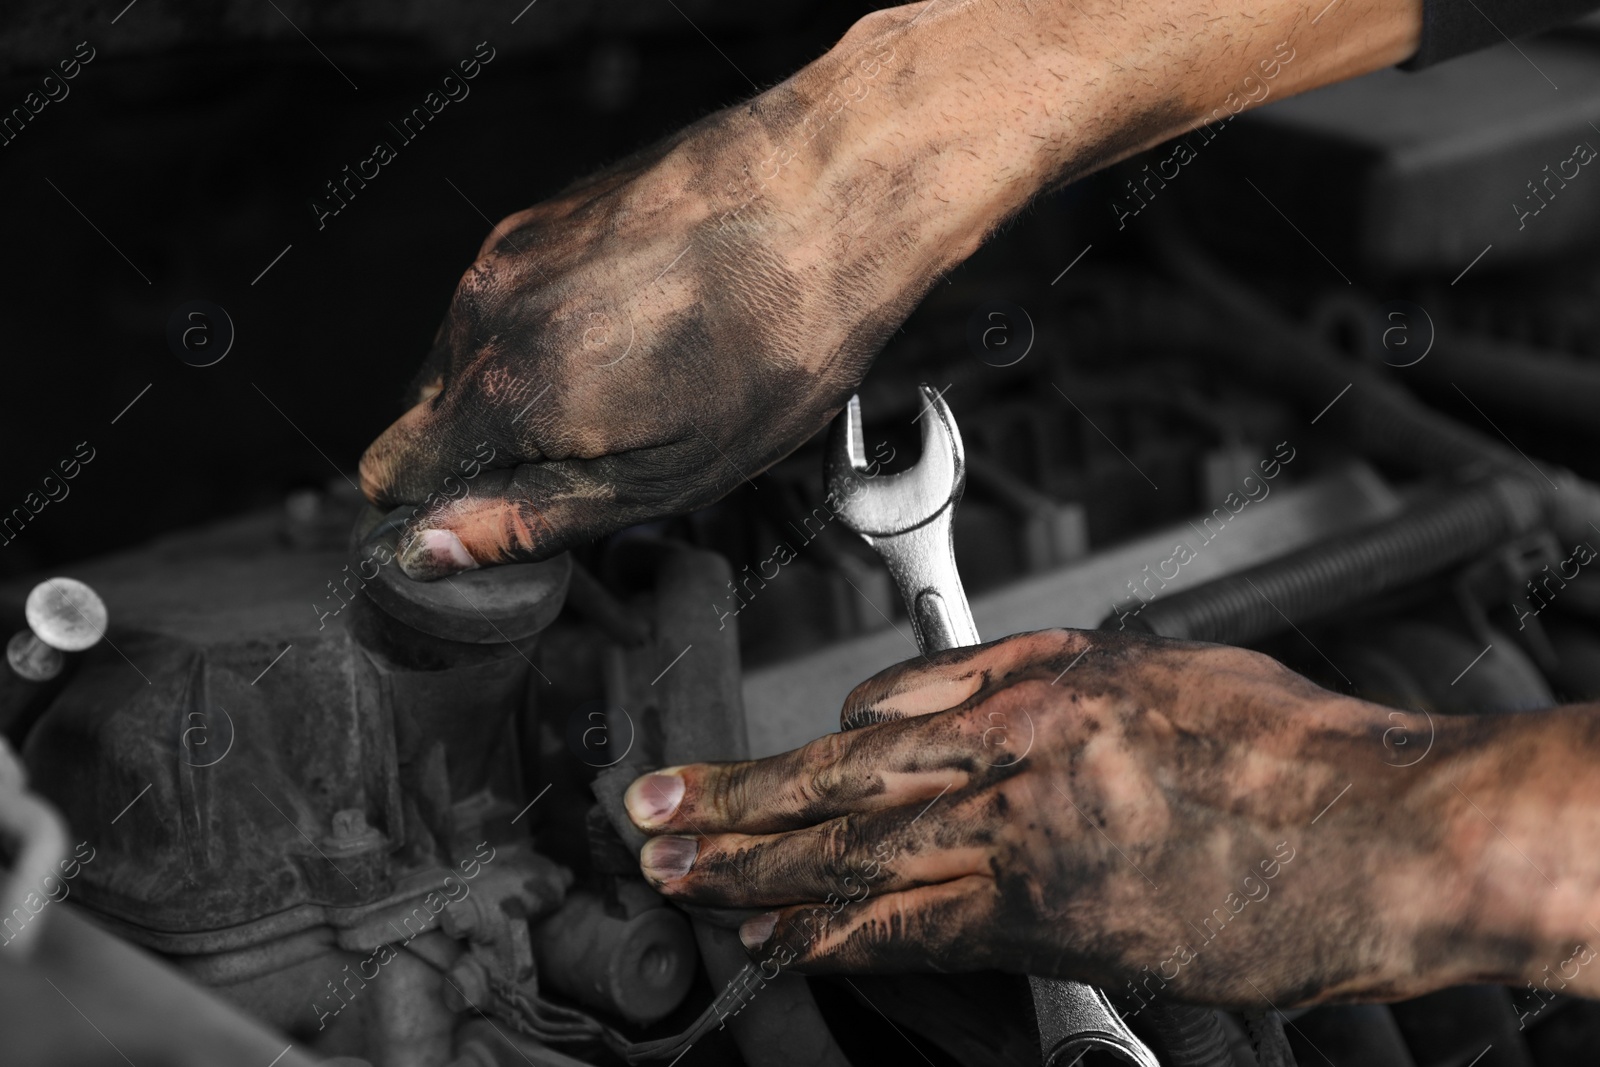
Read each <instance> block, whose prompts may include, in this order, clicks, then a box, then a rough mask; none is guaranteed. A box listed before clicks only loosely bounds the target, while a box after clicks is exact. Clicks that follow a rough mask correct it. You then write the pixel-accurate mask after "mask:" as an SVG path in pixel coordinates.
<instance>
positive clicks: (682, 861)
mask: <svg viewBox="0 0 1600 1067" xmlns="http://www.w3.org/2000/svg"><path fill="white" fill-rule="evenodd" d="M699 851H700V844H699V842H697V841H696V840H695V839H694V838H692V837H653V838H651V839H650V840H648V841H646V842H645V843H644V848H643V849H642V850H640V852H639V866H640V867H642V868H644V873H645V874H648V875H649V876H650V877H652V878H654V879H656V880H657V881H661V882H665V881H668V880H670V879H673V878H682V877H683V876H684V875H686V874H688V873H689V868H691V867H693V866H694V858H695V855H696V854H697V853H698V852H699Z"/></svg>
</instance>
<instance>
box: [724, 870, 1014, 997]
mask: <svg viewBox="0 0 1600 1067" xmlns="http://www.w3.org/2000/svg"><path fill="white" fill-rule="evenodd" d="M867 888H868V893H867V895H866V896H865V897H863V898H859V899H857V900H856V901H855V902H854V903H852V902H851V900H850V899H849V898H848V897H845V896H844V895H843V892H842V891H840V892H839V893H837V894H836V896H835V897H834V898H830V899H827V900H826V901H825V902H824V903H818V904H800V905H797V906H794V907H789V908H783V909H781V910H778V911H776V912H768V913H767V914H765V915H759V916H756V917H755V918H753V919H749V920H746V922H745V923H744V925H743V926H741V927H740V929H739V939H740V940H741V941H742V942H744V946H745V949H746V950H747V951H748V952H749V953H750V954H751V956H752V957H753V958H754V959H756V960H759V961H762V963H763V964H764V965H765V964H766V962H767V961H772V963H774V964H775V965H776V966H778V967H790V966H792V967H794V968H795V969H797V970H800V971H817V972H844V973H869V972H895V971H901V972H904V971H926V970H928V969H930V968H934V969H938V970H980V969H984V968H987V967H990V966H993V965H994V963H995V962H997V960H998V959H999V956H998V953H997V952H996V949H997V948H998V947H999V946H997V945H996V943H995V940H994V938H995V934H996V931H997V930H998V928H999V924H998V923H997V922H996V917H997V915H998V913H999V894H998V892H997V890H996V888H995V883H994V879H992V878H989V877H987V876H984V875H972V876H969V877H966V878H959V879H957V880H955V881H951V882H942V883H940V884H938V885H929V886H922V887H920V888H917V889H909V890H905V891H903V892H898V893H896V892H880V891H878V890H877V889H876V887H873V886H871V885H869V886H868V887H867Z"/></svg>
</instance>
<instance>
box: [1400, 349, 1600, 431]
mask: <svg viewBox="0 0 1600 1067" xmlns="http://www.w3.org/2000/svg"><path fill="white" fill-rule="evenodd" d="M1404 374H1405V377H1406V378H1407V379H1414V380H1415V381H1417V382H1418V384H1419V385H1421V386H1422V387H1423V388H1424V389H1426V390H1428V391H1429V392H1430V393H1434V392H1436V393H1438V394H1439V395H1441V396H1447V397H1448V396H1454V395H1455V393H1456V392H1457V391H1459V392H1460V393H1461V395H1463V396H1466V397H1468V398H1469V400H1470V402H1472V403H1478V404H1482V405H1483V406H1484V407H1485V408H1489V409H1490V410H1493V411H1497V412H1499V411H1508V412H1515V413H1518V414H1522V415H1536V416H1538V418H1539V420H1540V422H1543V423H1549V424H1553V425H1555V426H1558V427H1560V428H1561V429H1563V430H1576V431H1578V432H1580V433H1583V434H1584V435H1585V436H1593V435H1594V434H1595V433H1596V432H1597V431H1600V424H1597V422H1596V419H1595V413H1596V412H1597V411H1600V367H1597V366H1596V365H1595V364H1594V363H1592V362H1589V361H1585V360H1578V359H1574V358H1572V357H1570V356H1568V355H1566V354H1565V353H1561V352H1551V351H1548V350H1546V349H1539V348H1531V347H1528V346H1525V345H1513V344H1509V343H1506V342H1500V341H1489V340H1483V339H1479V338H1465V337H1462V338H1452V337H1446V336H1440V337H1439V338H1438V340H1437V341H1436V342H1435V343H1434V347H1433V351H1432V352H1430V353H1429V354H1428V356H1427V358H1425V359H1423V360H1422V361H1421V362H1419V363H1417V364H1416V365H1415V366H1412V367H1407V368H1405V371H1404Z"/></svg>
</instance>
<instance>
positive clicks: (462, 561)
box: [400, 530, 478, 582]
mask: <svg viewBox="0 0 1600 1067" xmlns="http://www.w3.org/2000/svg"><path fill="white" fill-rule="evenodd" d="M477 567H478V561H477V560H475V559H473V558H472V555H471V553H469V552H468V551H467V546H466V545H463V544H462V543H461V538H459V537H457V536H456V535H455V534H453V533H451V532H450V531H449V530H418V531H417V532H416V533H414V534H412V535H411V537H410V538H408V539H407V540H406V542H405V544H404V545H403V546H402V547H401V549H400V569H401V570H403V571H405V572H406V577H408V578H415V579H416V580H417V581H419V582H430V581H432V580H434V579H435V578H447V577H449V576H450V575H452V574H460V573H461V572H462V571H470V570H476V569H477Z"/></svg>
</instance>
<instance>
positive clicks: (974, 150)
mask: <svg viewBox="0 0 1600 1067" xmlns="http://www.w3.org/2000/svg"><path fill="white" fill-rule="evenodd" d="M1323 2H1324V0H1312V2H1311V3H1309V4H1308V3H1303V2H1295V0H1261V2H1258V3H1256V4H1254V5H1252V6H1248V7H1244V8H1240V7H1238V6H1237V5H1225V4H1220V3H1205V4H1201V5H1198V6H1196V5H1193V4H1189V3H1178V2H1175V0H1139V2H1132V3H1128V2H1122V0H1081V2H1079V0H1064V2H1060V0H1027V2H1025V0H1008V2H1006V3H1002V4H998V5H992V4H979V3H973V2H966V3H962V2H956V0H948V2H944V0H935V2H934V3H931V4H913V5H907V6H905V7H897V8H888V9H885V10H882V11H879V12H875V13H874V14H872V15H870V16H868V17H866V18H864V19H862V20H861V21H860V22H859V23H857V24H856V26H855V27H854V28H853V29H852V30H851V31H850V33H849V34H847V35H846V36H845V38H844V39H843V40H841V41H840V43H839V44H838V45H837V46H836V47H835V48H834V49H832V50H831V51H830V52H829V53H828V54H827V55H826V56H824V57H822V58H821V59H819V60H818V61H817V62H815V63H813V64H812V65H811V66H809V67H807V68H806V69H805V70H803V71H801V72H800V73H799V74H798V75H796V77H795V78H794V79H791V81H790V82H789V83H785V85H784V86H781V87H779V90H777V91H775V92H774V93H772V94H768V95H769V96H772V97H775V98H781V99H783V100H785V101H786V102H787V101H798V103H799V107H800V108H801V109H802V110H803V109H805V108H807V107H809V108H811V109H813V110H814V111H817V112H820V113H821V114H823V115H826V125H828V126H829V127H830V128H831V129H833V130H834V131H836V137H835V138H834V139H833V140H834V143H833V144H831V145H830V146H829V150H828V153H827V159H826V160H825V161H824V160H820V159H817V158H811V159H804V158H800V157H803V156H805V155H813V156H815V155H819V154H820V153H803V152H799V151H796V152H795V155H796V157H797V160H798V161H799V164H800V165H799V166H798V167H797V168H796V175H795V176H796V181H795V183H794V184H795V185H796V186H798V187H801V188H804V187H807V186H809V185H810V182H809V181H808V175H807V173H806V170H807V168H808V167H814V168H816V170H814V171H813V172H812V173H813V174H815V175H817V176H819V177H820V176H821V175H822V174H823V173H824V172H826V173H827V174H828V176H829V178H830V179H833V185H832V187H833V188H838V187H840V185H841V184H842V185H843V186H844V187H850V188H855V189H857V190H859V192H860V195H859V196H857V197H855V199H856V200H857V201H859V202H862V203H859V204H858V209H857V210H855V211H853V212H852V211H843V212H841V215H849V216H851V217H853V218H858V219H860V221H861V222H863V223H865V222H866V221H867V218H868V216H867V214H866V212H865V211H864V210H862V208H864V207H865V206H866V204H872V203H877V206H878V208H879V211H878V213H877V216H876V217H877V218H878V219H879V220H880V221H881V222H882V223H883V224H886V225H891V224H894V222H895V221H896V216H897V215H900V216H905V217H903V218H900V219H899V220H898V222H899V223H900V224H901V225H904V224H905V223H906V222H908V221H911V220H912V219H913V218H914V222H915V231H914V232H915V234H916V236H917V237H918V238H919V240H920V242H921V243H922V244H924V245H931V246H936V252H934V258H935V259H936V260H937V261H938V262H939V266H941V267H948V266H950V265H953V264H954V263H956V262H960V260H961V259H963V258H965V257H966V256H967V255H970V254H971V252H972V251H973V250H975V249H976V247H977V246H978V244H980V243H981V242H982V240H983V239H984V237H985V236H987V234H988V233H989V232H991V231H992V229H993V228H994V227H995V225H997V224H998V223H999V222H1000V221H1002V220H1003V219H1005V218H1006V217H1007V216H1008V215H1010V214H1011V213H1013V212H1014V211H1016V210H1017V209H1019V208H1020V207H1021V206H1022V205H1024V204H1025V203H1026V202H1027V201H1028V200H1029V199H1030V198H1031V197H1032V196H1034V195H1035V194H1037V193H1038V192H1040V191H1041V190H1043V189H1046V188H1049V187H1051V186H1053V185H1056V184H1060V183H1062V182H1064V181H1069V180H1071V179H1073V178H1076V177H1079V176H1081V175H1083V174H1086V173H1088V172H1090V171H1092V170H1095V169H1098V168H1099V167H1103V166H1105V165H1107V164H1109V163H1112V162H1114V161H1116V160H1117V159H1120V158H1123V157H1125V156H1127V155H1130V154H1132V153H1134V152H1137V151H1139V150H1140V149H1143V148H1146V147H1149V146H1151V145H1154V144H1158V143H1160V142H1162V141H1164V140H1167V139H1169V138H1171V137H1173V136H1175V135H1177V134H1180V133H1183V132H1184V131H1186V130H1188V129H1191V128H1193V127H1194V126H1196V125H1199V124H1201V123H1215V122H1219V121H1222V120H1225V119H1227V118H1229V117H1230V116H1231V115H1232V114H1234V113H1237V112H1239V111H1242V110H1244V109H1246V108H1249V107H1253V106H1255V105H1257V104H1260V103H1262V102H1264V101H1266V100H1269V99H1278V98H1280V97H1283V96H1288V95H1292V94H1294V93H1298V92H1303V91H1305V90H1307V89H1311V88H1315V87H1317V86H1321V85H1326V84H1330V83H1332V82H1336V81H1339V80H1342V79H1345V78H1348V77H1352V76H1355V75H1357V74H1361V73H1364V72H1367V71H1370V70H1376V69H1378V68H1381V67H1384V66H1388V65H1391V64H1394V63H1396V62H1399V61H1401V60H1403V59H1405V58H1406V57H1407V56H1408V55H1410V54H1411V52H1412V51H1414V49H1415V48H1416V44H1417V40H1418V36H1419V34H1420V32H1421V20H1422V15H1421V0H1404V2H1400V3H1394V2H1385V0H1334V2H1333V3H1331V4H1328V5H1327V6H1326V7H1324V6H1323ZM869 71H876V72H877V73H876V74H875V75H874V76H870V77H869V76H867V75H868V72H869ZM760 103H761V102H760V101H758V106H760ZM817 121H818V120H817V117H816V116H815V115H813V116H812V118H811V122H810V127H811V128H815V127H816V126H817ZM802 136H803V133H802ZM813 140H814V139H811V138H808V139H807V140H806V143H807V144H808V145H809V144H811V143H813ZM891 176H892V178H891ZM890 189H895V190H898V191H899V192H900V193H901V195H900V196H899V197H897V198H896V199H894V200H893V202H892V203H891V204H890V205H888V206H889V207H890V210H888V211H884V210H882V208H883V207H884V206H885V205H884V204H882V203H879V201H881V200H882V199H883V193H882V191H886V190H890Z"/></svg>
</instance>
